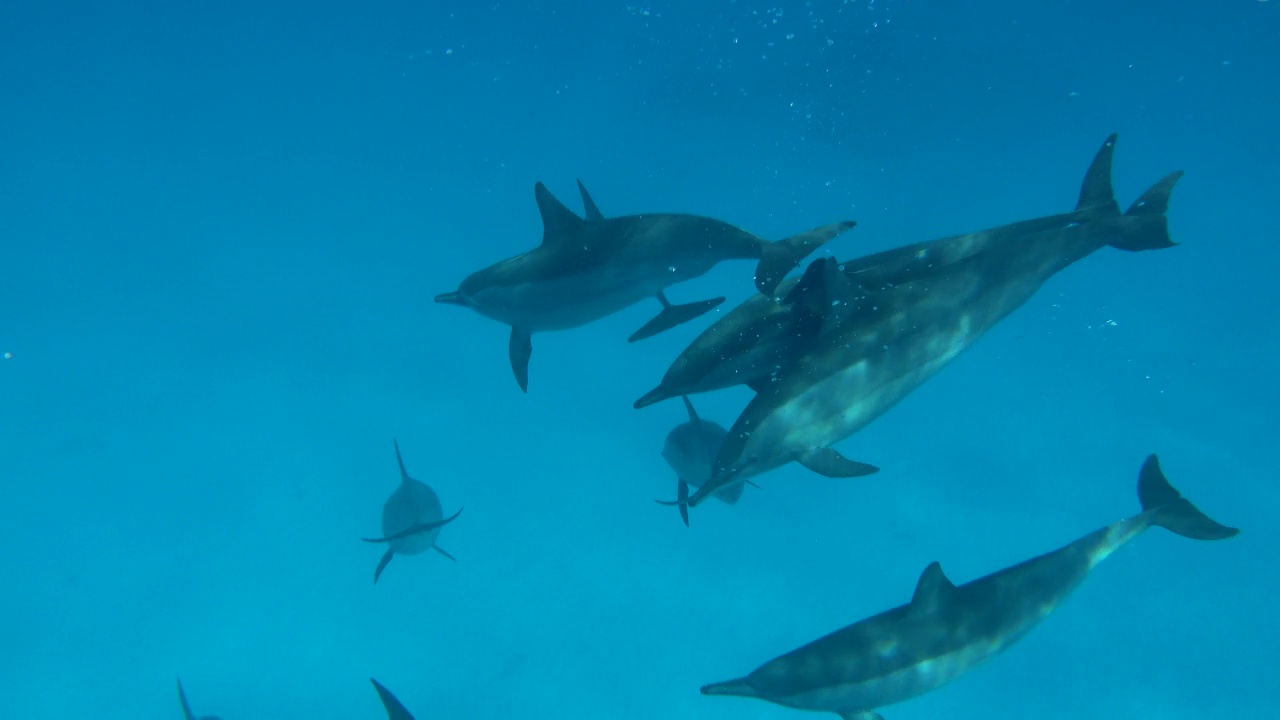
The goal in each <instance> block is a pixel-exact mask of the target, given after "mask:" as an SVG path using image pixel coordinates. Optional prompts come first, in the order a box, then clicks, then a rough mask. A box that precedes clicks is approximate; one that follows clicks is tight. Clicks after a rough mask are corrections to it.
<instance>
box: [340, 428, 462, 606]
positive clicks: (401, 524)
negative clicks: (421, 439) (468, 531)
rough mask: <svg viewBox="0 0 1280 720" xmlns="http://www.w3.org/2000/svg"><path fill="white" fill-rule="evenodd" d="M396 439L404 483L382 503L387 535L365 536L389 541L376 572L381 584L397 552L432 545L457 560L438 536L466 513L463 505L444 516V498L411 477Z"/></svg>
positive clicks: (409, 552) (418, 550)
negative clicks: (383, 573) (382, 577)
mask: <svg viewBox="0 0 1280 720" xmlns="http://www.w3.org/2000/svg"><path fill="white" fill-rule="evenodd" d="M393 443H394V444H395V448H396V463H398V464H399V465H400V485H399V486H398V487H397V488H396V489H395V491H394V492H392V493H391V496H390V497H388V498H387V501H386V502H385V503H383V505H382V535H383V536H382V537H380V538H363V540H364V541H365V542H368V543H387V546H388V547H387V551H386V553H384V554H383V556H382V560H380V561H379V562H378V568H377V569H376V570H374V572H373V582H374V584H377V582H378V578H379V577H381V576H382V571H383V570H385V569H386V567H387V565H388V563H390V562H391V558H392V557H394V556H396V555H417V554H418V553H421V552H424V551H426V550H427V549H429V548H430V549H434V550H435V551H436V552H438V553H440V554H441V555H443V556H445V557H447V558H449V559H450V560H453V559H454V557H453V556H452V555H450V554H449V553H447V552H445V551H444V549H443V548H441V547H440V546H439V545H436V538H437V537H438V536H439V535H440V528H442V527H444V526H445V525H448V524H449V523H451V522H453V521H454V520H455V519H457V517H458V516H459V515H461V514H462V508H458V512H456V513H454V514H453V515H452V516H451V517H449V518H445V517H444V512H443V511H442V510H441V508H440V498H439V497H438V496H437V495H436V493H435V491H434V490H432V489H431V488H430V487H428V486H427V485H426V483H423V482H421V481H418V480H414V479H413V478H412V477H409V472H408V471H407V470H405V467H404V460H403V459H402V458H401V457H400V443H399V442H398V441H394V440H393Z"/></svg>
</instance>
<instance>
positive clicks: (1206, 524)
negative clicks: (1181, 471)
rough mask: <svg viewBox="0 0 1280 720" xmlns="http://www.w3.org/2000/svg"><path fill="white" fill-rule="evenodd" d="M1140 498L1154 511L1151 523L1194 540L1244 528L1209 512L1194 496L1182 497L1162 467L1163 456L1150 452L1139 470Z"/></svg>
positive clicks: (1228, 534)
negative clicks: (1189, 497) (1211, 515)
mask: <svg viewBox="0 0 1280 720" xmlns="http://www.w3.org/2000/svg"><path fill="white" fill-rule="evenodd" d="M1138 501H1139V502H1141V503H1142V509H1143V511H1145V512H1148V513H1151V524H1152V525H1159V526H1160V527H1162V528H1164V529H1165V530H1168V531H1169V532H1172V533H1176V534H1178V535H1181V536H1182V537H1185V538H1191V539H1192V540H1225V539H1227V538H1229V537H1234V536H1235V535H1237V534H1239V532H1240V530H1238V529H1237V528H1233V527H1228V526H1226V525H1223V524H1222V523H1219V522H1218V521H1216V520H1214V519H1213V518H1211V517H1209V516H1208V515H1205V514H1204V513H1203V512H1201V511H1200V509H1199V508H1197V507H1196V506H1195V505H1192V504H1191V501H1190V500H1187V499H1186V498H1184V497H1182V493H1180V492H1178V491H1177V489H1175V488H1174V487H1173V486H1172V485H1170V484H1169V481H1168V480H1167V479H1166V478H1165V476H1164V472H1163V471H1161V470H1160V459H1159V458H1157V457H1156V456H1155V455H1149V456H1147V459H1146V461H1145V462H1144V463H1142V470H1141V471H1139V473H1138Z"/></svg>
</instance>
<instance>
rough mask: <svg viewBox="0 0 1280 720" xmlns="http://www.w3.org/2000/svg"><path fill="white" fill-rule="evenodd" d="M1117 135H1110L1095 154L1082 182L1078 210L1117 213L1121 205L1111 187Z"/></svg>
mask: <svg viewBox="0 0 1280 720" xmlns="http://www.w3.org/2000/svg"><path fill="white" fill-rule="evenodd" d="M1115 150H1116V135H1115V133H1112V134H1111V136H1110V137H1108V138H1107V139H1106V141H1105V142H1103V143H1102V147H1100V148H1098V154H1097V155H1094V156H1093V162H1092V163H1090V165H1089V170H1088V172H1086V173H1085V175H1084V182H1083V183H1081V184H1080V200H1079V201H1078V202H1076V211H1077V212H1079V211H1081V210H1096V211H1098V212H1100V213H1102V214H1104V215H1117V214H1119V213H1120V206H1119V205H1117V204H1116V194H1115V191H1114V190H1112V189H1111V158H1112V156H1113V155H1115Z"/></svg>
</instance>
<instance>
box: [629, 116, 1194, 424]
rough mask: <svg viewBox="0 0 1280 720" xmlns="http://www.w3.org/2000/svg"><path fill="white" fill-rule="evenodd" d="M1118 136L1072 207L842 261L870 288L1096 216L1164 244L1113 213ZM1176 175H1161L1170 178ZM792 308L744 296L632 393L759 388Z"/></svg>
mask: <svg viewBox="0 0 1280 720" xmlns="http://www.w3.org/2000/svg"><path fill="white" fill-rule="evenodd" d="M1115 142H1116V136H1115V135H1114V134H1113V135H1111V136H1110V137H1108V138H1107V139H1106V141H1105V142H1104V143H1103V145H1102V147H1101V148H1100V149H1099V150H1098V152H1097V153H1096V154H1095V156H1094V159H1093V162H1092V163H1091V164H1090V166H1089V169H1088V171H1087V172H1086V174H1085V177H1084V180H1083V182H1082V183H1081V188H1080V195H1079V199H1078V201H1077V204H1076V208H1075V209H1074V210H1072V211H1071V212H1067V213H1059V214H1057V215H1047V216H1043V217H1038V218H1033V219H1031V220H1022V221H1019V222H1015V223H1010V224H1008V225H1001V226H998V227H993V228H988V229H986V230H981V231H978V232H973V233H968V234H964V235H953V236H949V237H944V238H939V239H936V240H928V241H924V242H918V243H913V244H910V245H905V246H902V247H898V248H893V249H890V250H885V251H882V252H878V253H874V254H872V255H867V256H864V257H860V258H855V259H853V260H849V261H847V262H845V263H842V264H841V266H840V269H841V270H842V271H843V272H844V273H845V274H846V275H847V276H849V278H850V279H851V280H853V281H854V282H855V283H856V284H857V285H858V286H859V287H860V288H861V289H862V290H864V291H866V292H868V293H873V292H876V291H878V290H882V289H884V288H887V287H893V286H896V285H900V284H902V283H904V282H909V281H911V280H914V279H920V278H923V277H927V276H935V275H937V274H941V273H946V272H948V271H950V270H953V269H954V267H955V266H956V265H957V264H960V263H963V262H964V261H965V260H968V259H969V258H972V257H974V256H975V255H980V254H983V253H985V252H988V251H992V250H994V251H1001V250H1006V251H1007V248H1009V247H1011V244H1012V246H1013V247H1016V244H1017V243H1019V242H1021V241H1023V240H1027V239H1031V238H1035V237H1037V236H1039V235H1041V234H1042V233H1045V232H1048V231H1054V230H1058V231H1061V230H1065V229H1068V228H1073V227H1077V226H1080V225H1084V224H1087V223H1091V222H1093V221H1103V223H1102V225H1100V226H1096V227H1097V229H1099V230H1100V231H1101V232H1104V233H1110V234H1111V235H1112V237H1111V241H1112V245H1113V246H1115V247H1121V248H1123V249H1126V250H1142V249H1148V248H1147V246H1148V245H1152V246H1167V245H1161V244H1160V243H1161V242H1163V240H1164V239H1165V236H1164V235H1163V233H1162V230H1161V229H1160V228H1159V227H1158V224H1159V223H1158V222H1155V221H1150V220H1149V221H1146V222H1143V221H1134V220H1129V221H1123V222H1120V223H1119V227H1118V228H1117V221H1116V220H1115V218H1116V217H1117V216H1119V215H1120V209H1119V206H1118V205H1116V201H1115V197H1114V193H1113V191H1112V186H1111V166H1112V158H1113V156H1114V151H1115ZM1176 176H1177V174H1175V175H1172V176H1170V177H1169V178H1166V181H1167V182H1168V183H1169V184H1170V185H1172V182H1173V180H1176V179H1177V177H1176ZM1135 209H1136V207H1135ZM1135 209H1131V210H1130V216H1136V215H1139V214H1140V213H1137V212H1134V210H1135ZM1117 229H1118V230H1119V232H1117ZM1153 233H1154V236H1153ZM1168 244H1170V245H1171V244H1172V243H1171V242H1169V243H1168ZM796 283H797V280H796V279H794V278H793V279H788V280H785V281H783V283H782V284H781V285H779V286H778V288H777V291H776V294H777V295H779V296H783V297H785V296H787V295H788V293H790V292H791V291H792V290H793V289H794V288H795V286H796ZM789 311H790V302H789V301H786V300H784V301H783V302H777V301H774V300H773V299H772V298H768V297H763V296H761V295H755V296H752V297H750V298H748V299H747V300H745V301H743V302H742V303H741V304H739V305H738V306H737V307H736V308H734V309H733V310H732V311H730V312H729V313H726V314H725V315H724V316H723V317H721V318H720V319H719V320H717V321H716V322H715V323H714V324H712V325H711V326H710V327H708V328H707V329H706V330H704V331H703V332H702V333H701V334H700V335H698V337H697V338H695V339H694V340H693V342H691V343H690V344H689V346H688V347H687V348H685V350H684V351H682V352H681V353H680V355H679V356H677V357H676V359H675V361H673V362H672V363H671V366H670V367H669V368H668V370H667V372H666V374H665V375H664V376H663V378H662V382H661V383H660V384H659V385H658V386H657V387H656V388H654V389H653V390H650V391H649V392H648V393H646V394H645V395H644V396H643V397H641V398H640V399H638V400H636V402H635V407H636V408H637V409H640V408H643V407H646V406H648V405H652V404H653V403H656V402H660V401H662V400H666V399H668V398H674V397H677V396H679V395H689V394H695V393H701V392H710V391H713V390H718V389H722V388H726V387H731V386H734V385H748V386H750V387H752V389H758V388H759V387H760V386H761V385H762V384H764V383H766V382H768V381H770V380H771V379H772V378H774V377H775V376H776V375H777V374H778V373H779V372H780V371H781V370H782V368H783V367H784V366H785V365H786V364H787V362H788V361H789V360H790V358H792V357H793V356H794V355H795V354H796V353H795V347H794V346H795V345H796V344H797V337H796V336H797V334H800V333H801V332H802V329H801V328H797V327H796V326H795V325H794V323H793V319H792V316H791V314H790V312H789ZM801 342H803V341H801Z"/></svg>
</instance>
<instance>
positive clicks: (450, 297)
mask: <svg viewBox="0 0 1280 720" xmlns="http://www.w3.org/2000/svg"><path fill="white" fill-rule="evenodd" d="M578 187H579V190H580V191H581V194H582V198H583V203H584V205H585V206H586V208H587V217H586V219H583V218H581V217H578V216H577V215H575V214H574V213H573V212H572V211H570V210H569V209H568V208H567V207H565V206H564V205H563V204H562V203H561V202H560V201H559V200H557V199H556V198H555V196H553V195H552V194H551V192H550V191H549V190H547V188H546V187H545V186H544V185H543V184H542V183H538V184H537V185H535V186H534V197H535V199H536V200H537V203H538V210H539V211H540V213H541V215H542V225H543V234H542V244H541V245H539V246H538V247H536V248H534V249H533V250H530V251H529V252H526V253H524V254H522V255H518V256H515V257H512V258H508V259H506V260H502V261H501V262H498V263H495V264H493V265H491V266H489V267H487V268H484V269H482V270H480V271H478V272H475V273H472V274H471V275H470V276H469V277H467V278H466V279H465V280H463V281H462V284H461V285H460V286H459V287H458V289H457V291H455V292H450V293H443V294H441V295H437V296H436V302H439V303H450V304H454V305H462V306H464V307H469V308H471V309H473V310H475V311H476V312H478V313H480V314H481V315H484V316H485V317H488V318H492V319H494V320H497V321H499V322H501V323H503V324H506V325H509V326H511V337H510V342H509V345H508V354H509V357H510V361H511V369H512V372H513V373H514V374H515V377H516V382H517V383H518V384H519V385H520V388H521V390H524V391H526V392H527V391H528V384H529V358H530V356H531V355H532V353H533V341H532V335H533V334H534V333H538V332H548V331H554V330H565V329H569V328H575V327H579V326H582V325H585V324H587V323H590V322H592V321H595V320H599V319H600V318H603V317H605V316H608V315H611V314H613V313H615V312H618V311H619V310H622V309H624V308H626V307H629V306H631V305H634V304H635V303H637V302H640V301H642V300H645V299H647V298H656V299H657V300H658V301H659V302H661V303H662V307H663V309H662V312H661V313H660V314H659V315H658V316H657V317H655V318H653V319H652V320H651V321H649V322H648V323H647V324H645V326H644V327H642V328H641V329H640V330H638V331H637V332H636V333H635V334H633V335H632V336H631V338H630V339H631V340H632V341H635V340H639V339H642V338H646V337H649V336H651V335H654V334H657V333H659V332H662V331H663V330H666V329H669V328H671V327H674V326H676V325H679V324H681V323H684V322H687V321H689V320H691V319H693V318H695V317H697V316H699V315H701V314H702V313H704V312H706V311H708V310H710V309H711V308H713V307H715V306H716V305H719V304H720V303H721V302H723V301H724V298H716V299H713V300H707V301H703V302H697V303H690V304H687V305H672V304H671V303H670V302H668V301H667V298H666V295H665V293H664V290H665V289H666V288H667V287H669V286H671V285H675V284H677V283H680V282H683V281H685V280H691V279H693V278H696V277H698V276H700V275H702V274H704V273H706V272H707V271H708V270H710V269H711V268H712V267H714V266H715V265H717V264H718V263H721V262H724V261H726V260H734V259H756V260H758V261H759V263H758V265H757V267H756V285H757V287H758V288H759V289H760V290H761V291H762V292H765V293H772V292H773V290H774V288H776V287H777V285H778V283H779V282H780V281H781V280H782V278H783V276H785V275H786V273H787V272H789V271H790V270H791V269H792V268H794V267H795V266H796V264H798V263H799V262H800V261H801V260H803V259H804V258H805V257H806V256H808V255H809V254H810V253H811V252H813V251H814V250H815V249H817V248H818V247H820V246H821V245H822V244H823V243H825V242H826V241H827V240H830V239H831V238H833V237H835V236H836V235H838V234H840V233H841V232H844V231H845V230H848V229H849V228H851V227H853V225H854V223H852V222H843V223H836V224H833V225H827V226H823V227H820V228H816V229H814V230H812V231H809V232H807V233H803V234H800V235H795V236H792V237H789V238H786V239H784V240H780V241H778V242H769V241H767V240H764V239H763V238H760V237H757V236H755V235H753V234H751V233H749V232H746V231H745V230H742V229H740V228H737V227H734V226H733V225H730V224H728V223H724V222H721V221H719V220H713V219H711V218H706V217H699V216H696V215H680V214H669V213H651V214H644V215H630V216H625V217H614V218H606V217H604V216H603V215H602V214H601V213H600V211H599V209H598V208H597V207H596V204H595V202H594V201H592V200H591V197H590V195H588V194H587V191H586V188H584V187H583V186H582V183H581V182H579V183H578Z"/></svg>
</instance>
